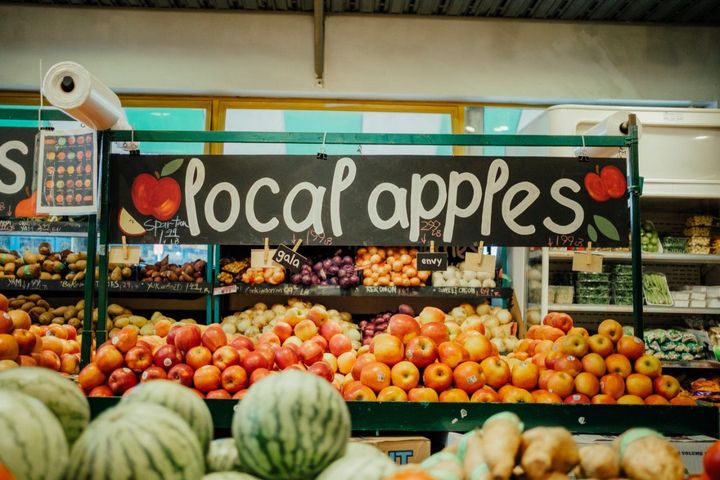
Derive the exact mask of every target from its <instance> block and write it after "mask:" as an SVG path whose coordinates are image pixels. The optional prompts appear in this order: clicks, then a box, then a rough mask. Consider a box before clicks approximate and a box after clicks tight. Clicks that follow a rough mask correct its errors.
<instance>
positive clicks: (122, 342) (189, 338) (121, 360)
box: [78, 307, 354, 398]
mask: <svg viewBox="0 0 720 480" xmlns="http://www.w3.org/2000/svg"><path fill="white" fill-rule="evenodd" d="M352 350H353V347H352V341H351V340H350V338H349V337H348V336H346V335H345V334H343V333H342V328H341V326H340V324H339V323H337V322H335V321H331V320H329V317H328V313H327V311H326V310H325V309H324V308H319V307H314V308H313V309H311V310H310V311H309V312H308V316H307V318H306V319H304V320H301V321H298V322H297V323H296V324H295V325H294V326H292V325H291V324H290V323H287V322H277V323H276V324H275V325H274V326H273V328H272V331H267V332H265V333H262V334H261V335H260V336H259V337H258V340H257V342H253V341H252V340H251V339H250V338H248V337H245V336H243V335H232V336H230V337H229V336H228V335H227V334H226V333H225V331H223V329H222V327H221V326H220V325H219V324H213V325H210V326H205V325H182V324H178V325H175V326H173V327H172V328H171V329H170V332H169V333H168V335H167V337H166V338H165V339H159V338H158V337H138V334H137V331H136V330H134V329H131V328H127V327H126V328H123V329H121V330H120V331H119V332H118V333H117V335H115V336H114V337H113V338H112V339H111V340H109V341H108V342H105V343H104V344H102V345H101V346H100V347H99V348H98V349H97V351H96V352H95V353H94V355H93V358H92V362H91V363H90V364H89V365H87V366H86V367H85V368H83V369H82V370H81V371H80V374H79V375H78V382H79V384H80V386H81V387H82V388H83V390H84V391H85V393H86V394H88V395H89V396H111V395H123V394H124V393H126V392H127V391H128V390H130V389H131V388H132V387H134V386H135V385H137V384H138V383H140V382H145V381H148V380H152V379H155V378H167V379H170V380H172V381H176V382H178V383H181V384H182V385H185V386H187V387H191V388H194V389H195V391H196V392H197V393H198V394H200V395H202V396H205V397H207V398H242V396H243V395H244V394H245V392H246V391H247V388H248V387H249V386H250V385H252V384H253V383H255V382H257V381H258V380H260V379H261V378H263V377H265V376H267V375H270V374H271V373H272V372H274V371H279V370H285V369H289V368H290V369H299V370H307V371H310V372H312V373H315V374H317V375H319V376H320V377H323V378H326V379H327V380H328V381H329V382H333V381H334V380H335V372H336V371H337V369H338V365H339V364H340V357H342V355H343V354H345V353H349V352H352ZM352 355H353V358H354V353H353V354H352ZM343 359H347V355H346V356H345V357H343Z"/></svg>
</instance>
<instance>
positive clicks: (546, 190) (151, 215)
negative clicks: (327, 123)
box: [110, 155, 629, 247]
mask: <svg viewBox="0 0 720 480" xmlns="http://www.w3.org/2000/svg"><path fill="white" fill-rule="evenodd" d="M624 172H626V161H625V159H618V158H612V159H609V158H607V159H606V158H603V159H590V160H589V161H586V160H583V161H581V160H579V159H577V158H542V157H505V158H496V157H444V156H369V157H368V156H357V157H354V158H353V157H340V156H333V157H329V158H328V159H326V160H325V159H318V158H316V157H308V156H277V155H269V156H260V155H249V156H237V155H224V156H212V155H205V156H197V157H191V156H188V157H182V158H178V157H171V156H150V155H134V156H133V155H131V156H128V155H113V156H112V158H111V167H110V198H111V199H113V204H112V208H111V212H110V215H111V218H112V219H113V220H114V221H113V222H112V224H111V231H110V241H111V242H115V243H120V241H121V240H122V236H123V235H125V236H126V238H127V241H128V242H130V243H164V244H172V243H181V244H205V243H219V244H235V245H263V244H264V241H265V239H266V238H268V239H269V242H270V243H271V244H273V245H277V244H281V243H285V244H294V243H295V241H296V240H300V239H302V240H303V242H304V244H306V245H349V246H354V245H416V246H423V245H429V243H430V242H431V241H434V242H435V244H436V245H437V246H438V247H440V246H442V245H456V246H470V245H473V244H474V243H475V242H477V241H484V242H485V243H486V244H493V245H506V246H543V245H553V246H568V247H579V246H583V245H585V244H586V243H587V242H588V241H591V242H593V244H594V245H596V246H606V247H617V246H627V244H628V241H629V237H628V233H629V215H628V208H627V194H626V190H627V188H626V187H627V185H626V180H625V178H626V175H625V173H624Z"/></svg>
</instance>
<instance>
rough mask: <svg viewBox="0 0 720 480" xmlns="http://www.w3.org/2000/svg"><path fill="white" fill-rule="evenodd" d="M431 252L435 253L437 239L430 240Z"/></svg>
mask: <svg viewBox="0 0 720 480" xmlns="http://www.w3.org/2000/svg"><path fill="white" fill-rule="evenodd" d="M430 253H435V240H430Z"/></svg>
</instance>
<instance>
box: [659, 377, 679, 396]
mask: <svg viewBox="0 0 720 480" xmlns="http://www.w3.org/2000/svg"><path fill="white" fill-rule="evenodd" d="M653 386H654V387H655V393H656V394H658V395H662V396H663V397H665V398H666V399H668V400H672V399H673V398H675V397H676V396H678V394H679V393H680V391H681V390H682V388H681V387H680V382H678V381H677V378H675V377H672V376H670V375H660V376H659V377H657V378H656V379H655V380H654V382H653Z"/></svg>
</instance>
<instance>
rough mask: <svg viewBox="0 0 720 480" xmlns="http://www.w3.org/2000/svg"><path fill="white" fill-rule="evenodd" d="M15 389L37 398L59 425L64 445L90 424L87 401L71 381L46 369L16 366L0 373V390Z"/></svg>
mask: <svg viewBox="0 0 720 480" xmlns="http://www.w3.org/2000/svg"><path fill="white" fill-rule="evenodd" d="M3 389H6V390H13V391H19V392H22V393H24V394H26V395H29V396H31V397H35V398H36V399H38V400H40V401H41V402H42V403H44V404H45V406H46V407H47V408H48V409H50V411H51V412H52V413H53V414H54V415H55V416H56V417H57V419H58V420H59V421H60V425H62V428H63V431H64V432H65V437H66V438H67V441H68V445H69V446H70V447H72V445H73V443H75V440H77V438H78V437H79V436H80V434H81V433H82V432H83V430H85V428H87V426H88V423H90V404H89V403H88V401H87V398H85V395H83V393H82V392H81V391H80V389H79V388H78V386H77V385H75V384H74V383H73V382H72V381H71V380H69V379H67V378H65V377H63V376H62V375H60V374H59V373H57V372H54V371H52V370H49V369H47V368H37V367H19V368H11V369H9V370H5V371H2V372H0V390H3Z"/></svg>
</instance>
